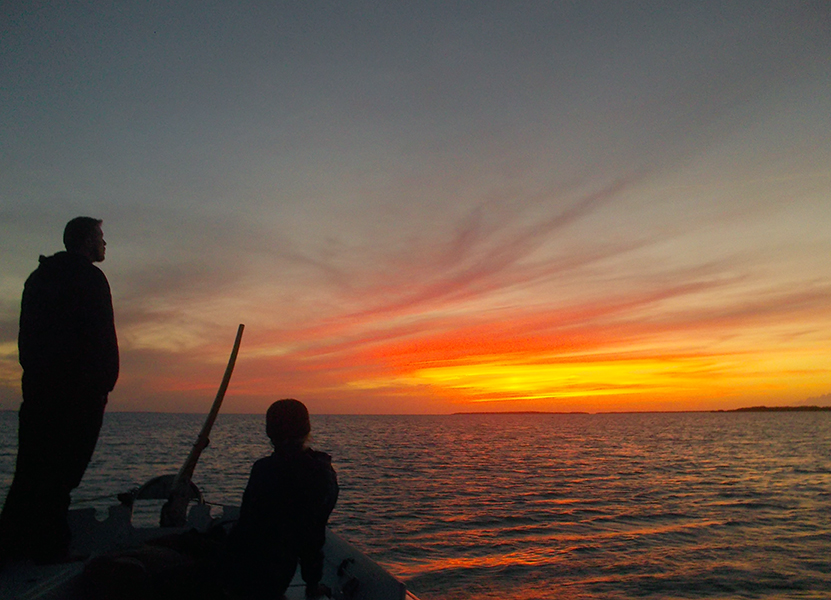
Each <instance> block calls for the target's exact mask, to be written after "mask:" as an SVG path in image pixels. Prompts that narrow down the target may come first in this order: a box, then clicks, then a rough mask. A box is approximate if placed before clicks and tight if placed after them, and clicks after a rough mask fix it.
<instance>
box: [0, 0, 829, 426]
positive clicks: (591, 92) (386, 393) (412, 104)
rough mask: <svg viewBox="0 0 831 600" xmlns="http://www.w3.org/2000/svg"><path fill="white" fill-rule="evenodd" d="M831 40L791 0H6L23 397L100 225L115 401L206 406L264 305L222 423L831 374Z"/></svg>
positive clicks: (677, 403) (812, 380) (4, 386)
mask: <svg viewBox="0 0 831 600" xmlns="http://www.w3.org/2000/svg"><path fill="white" fill-rule="evenodd" d="M69 4H71V6H69ZM829 39H831V4H829V3H827V2H795V1H790V0H789V1H783V2H761V1H760V2H750V1H743V2H739V1H734V2H654V3H649V2H637V3H623V2H591V1H587V2H571V1H561V2H558V1H551V2H492V1H481V2H447V1H441V2H386V3H379V2H359V1H356V2H332V1H329V2H315V1H309V2H295V3H289V2H272V1H262V2H233V3H232V2H196V1H192V2H166V1H155V0H151V1H140V2H139V1H134V2H124V3H111V2H98V1H91V2H73V3H40V2H25V1H24V2H6V3H3V5H2V8H0V78H2V85H0V254H2V265H3V268H2V272H0V408H6V409H14V408H16V407H17V406H18V405H19V403H20V386H19V380H20V373H21V371H20V367H19V365H18V363H17V345H16V340H17V321H18V317H19V306H20V294H21V291H22V288H23V282H24V281H25V279H26V277H27V276H28V274H29V273H30V272H31V271H32V270H33V269H34V268H35V267H36V266H37V258H38V255H39V254H52V253H54V252H56V251H59V250H61V249H62V245H61V234H62V230H63V226H64V224H65V223H66V221H68V220H69V219H70V218H72V217H74V216H77V215H89V216H93V217H98V218H101V219H103V220H104V233H105V237H106V239H107V243H108V246H107V259H106V261H105V262H104V263H102V265H101V267H102V269H103V270H104V272H105V273H106V274H107V276H108V278H109V281H110V285H111V287H112V290H113V297H114V304H115V311H116V325H117V328H118V333H119V341H120V345H121V360H122V372H121V378H120V380H119V382H118V385H117V386H116V389H115V391H114V392H113V393H112V394H111V396H110V405H109V407H110V410H122V411H126V410H154V411H176V412H179V411H184V412H203V411H206V410H207V408H208V406H209V405H210V402H211V401H212V399H213V396H214V394H215V391H216V388H217V387H218V385H219V382H220V379H221V377H222V373H223V370H224V366H225V362H226V360H227V357H228V354H229V353H230V350H231V345H232V343H233V340H234V335H235V333H236V328H237V325H238V324H239V323H245V325H246V332H245V336H244V338H243V344H242V350H241V352H240V356H239V360H238V362H237V370H236V372H235V375H234V379H233V380H232V382H231V386H230V388H229V391H228V397H227V400H226V404H225V406H224V408H223V410H224V411H226V412H260V411H263V410H264V409H265V407H266V406H267V405H268V404H269V403H270V402H271V401H272V400H274V399H277V398H281V397H289V396H291V397H296V398H299V399H301V400H303V401H305V402H306V403H307V405H308V406H309V408H310V410H311V411H312V412H317V413H448V412H455V411H504V410H541V411H573V410H582V411H590V412H596V411H605V410H687V409H720V408H724V409H728V408H735V407H739V406H748V405H754V404H768V405H771V404H796V403H804V402H805V401H806V400H807V399H809V398H817V397H820V396H824V395H826V394H829V393H831V43H829ZM829 399H830V398H826V399H825V400H824V403H826V404H828V403H829V401H828V400H829Z"/></svg>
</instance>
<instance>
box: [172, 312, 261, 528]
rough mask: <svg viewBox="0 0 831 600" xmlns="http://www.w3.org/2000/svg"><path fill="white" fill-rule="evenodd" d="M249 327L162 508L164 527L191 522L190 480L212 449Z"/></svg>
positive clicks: (232, 356)
mask: <svg viewBox="0 0 831 600" xmlns="http://www.w3.org/2000/svg"><path fill="white" fill-rule="evenodd" d="M244 328H245V325H243V324H240V326H239V329H237V339H236V340H235V341H234V349H233V350H232V351H231V357H230V358H229V359H228V366H227V367H226V368H225V375H224V376H223V377H222V383H221V384H219V390H218V391H217V392H216V398H215V399H214V403H213V406H211V412H209V413H208V418H207V419H205V424H204V425H202V431H200V432H199V437H197V438H196V442H195V443H194V444H193V448H191V450H190V454H188V458H187V460H185V462H184V464H183V465H182V468H181V469H179V472H178V473H177V474H176V478H175V479H174V480H173V486H172V489H171V491H170V497H169V498H168V500H167V502H165V504H164V506H162V515H161V526H162V527H181V526H183V525H184V524H185V522H186V520H187V508H188V501H189V500H190V498H191V484H190V479H191V477H192V476H193V471H194V469H195V468H196V463H197V462H198V461H199V457H200V456H201V455H202V451H203V450H204V449H205V448H207V447H208V443H209V441H210V440H209V439H208V436H209V435H210V433H211V429H212V428H213V426H214V421H216V416H217V415H218V414H219V407H220V406H222V400H223V399H224V398H225V391H226V390H227V389H228V383H229V382H230V381H231V374H232V373H233V372H234V364H235V363H236V361H237V354H238V353H239V346H240V342H241V341H242V330H243V329H244Z"/></svg>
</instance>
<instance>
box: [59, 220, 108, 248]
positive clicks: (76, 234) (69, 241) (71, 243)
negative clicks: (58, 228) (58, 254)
mask: <svg viewBox="0 0 831 600" xmlns="http://www.w3.org/2000/svg"><path fill="white" fill-rule="evenodd" d="M101 223H103V221H102V220H101V219H93V218H92V217H75V218H74V219H72V220H71V221H70V222H69V223H67V224H66V227H65V228H64V230H63V245H64V247H65V248H66V249H67V251H69V252H76V251H78V250H83V249H84V245H85V244H86V242H87V240H88V239H90V238H91V237H93V236H94V235H95V231H96V228H98V227H99V226H100V225H101Z"/></svg>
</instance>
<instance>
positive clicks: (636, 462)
mask: <svg viewBox="0 0 831 600" xmlns="http://www.w3.org/2000/svg"><path fill="white" fill-rule="evenodd" d="M202 421H203V416H201V415H165V414H117V413H110V414H108V415H107V416H106V420H105V424H104V428H103V431H102V435H101V438H100V440H99V444H98V448H97V450H96V454H95V456H94V458H93V461H92V463H91V464H90V467H89V469H88V471H87V474H86V476H85V478H84V481H83V482H82V484H81V486H80V487H79V488H78V489H77V490H76V492H75V494H74V496H73V503H74V504H76V505H78V506H95V507H96V508H99V509H101V510H102V511H103V510H104V509H105V508H106V506H108V505H109V504H110V503H111V502H113V497H112V496H113V495H114V494H115V493H117V492H120V491H127V490H129V489H131V488H133V487H135V486H137V485H139V484H140V483H143V482H144V481H146V480H148V479H150V478H151V477H153V476H155V475H159V474H162V473H168V472H175V471H176V470H177V469H178V467H179V465H180V464H181V462H182V461H183V460H184V458H185V456H186V455H187V452H188V450H189V449H190V446H191V444H192V443H193V441H194V440H195V438H196V435H197V433H198V431H199V429H200V427H201V424H202ZM312 428H313V441H312V445H313V446H314V447H316V448H318V449H321V450H324V451H326V452H329V453H330V454H332V456H333V458H334V463H335V467H336V469H337V471H338V477H339V481H340V485H341V495H340V500H339V503H338V506H337V507H336V509H335V512H334V513H333V516H332V519H331V521H330V525H331V526H332V527H333V528H334V529H336V530H337V531H338V532H340V533H341V534H343V535H344V536H345V537H346V538H347V539H349V540H350V541H352V542H353V543H354V544H355V545H357V546H358V547H359V548H361V549H363V550H364V551H365V552H366V553H367V554H369V555H370V556H372V557H374V558H375V559H376V560H377V561H378V562H380V563H381V564H383V565H384V566H386V567H387V568H388V569H389V570H390V571H391V572H392V573H394V574H395V575H396V576H398V577H399V578H401V579H402V580H404V581H405V582H406V583H407V585H408V587H409V588H410V589H411V590H412V591H413V592H414V593H416V594H417V595H418V596H419V597H420V598H421V599H422V600H439V599H442V600H462V599H471V600H472V599H477V600H479V599H497V598H498V599H500V600H530V599H536V598H540V599H547V598H551V599H558V598H596V599H622V598H655V599H658V598H661V599H663V598H764V599H771V598H831V413H677V414H675V413H674V414H617V415H611V414H606V415H457V416H450V415H448V416H334V415H313V417H312ZM15 445H16V413H13V412H6V413H0V493H1V494H2V495H3V497H5V490H6V489H7V487H8V484H9V482H10V479H11V476H12V473H13V464H14V456H15V452H16V447H15ZM268 452H269V446H268V442H267V439H266V438H265V435H264V433H263V419H262V417H260V416H250V415H220V417H219V419H218V420H217V423H216V425H215V428H214V432H213V434H212V436H211V445H210V446H209V447H208V449H207V450H206V451H205V453H204V454H203V456H202V459H201V461H200V463H199V465H198V467H197V470H196V473H195V475H194V481H195V483H196V484H197V485H198V486H199V487H200V489H201V490H202V492H203V494H204V495H205V496H206V498H207V499H208V500H210V501H212V502H216V503H218V504H222V503H232V504H237V503H239V500H240V498H241V495H242V490H243V488H244V487H245V482H246V480H247V477H248V471H249V469H250V466H251V464H252V462H253V461H254V460H255V459H256V458H259V457H260V456H263V455H265V454H267V453H268ZM157 511H158V506H154V505H152V503H147V505H146V506H143V507H142V508H141V509H140V510H139V512H138V514H137V516H136V518H137V519H138V520H139V521H142V520H144V521H146V522H148V523H152V522H155V520H156V518H157V514H158V512H157ZM102 516H103V512H102Z"/></svg>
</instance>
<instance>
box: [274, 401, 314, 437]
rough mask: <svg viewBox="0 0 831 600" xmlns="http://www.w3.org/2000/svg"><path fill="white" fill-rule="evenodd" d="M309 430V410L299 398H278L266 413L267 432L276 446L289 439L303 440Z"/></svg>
mask: <svg viewBox="0 0 831 600" xmlns="http://www.w3.org/2000/svg"><path fill="white" fill-rule="evenodd" d="M309 431H311V425H310V424H309V411H308V410H306V407H305V406H304V405H303V403H302V402H300V401H299V400H294V399H292V398H287V399H285V400H278V401H277V402H275V403H274V404H272V405H271V406H269V407H268V411H267V412H266V413H265V432H266V435H268V437H269V438H271V441H272V443H273V444H274V445H275V446H277V445H279V444H281V443H283V442H285V441H288V440H303V439H304V438H305V437H306V436H307V435H309Z"/></svg>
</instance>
